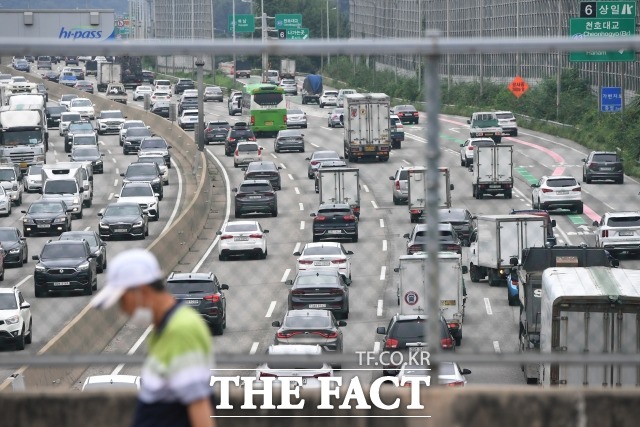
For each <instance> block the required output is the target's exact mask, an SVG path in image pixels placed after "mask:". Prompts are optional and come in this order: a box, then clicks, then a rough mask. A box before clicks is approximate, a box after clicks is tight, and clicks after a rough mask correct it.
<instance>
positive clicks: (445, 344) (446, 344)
mask: <svg viewBox="0 0 640 427" xmlns="http://www.w3.org/2000/svg"><path fill="white" fill-rule="evenodd" d="M440 346H441V347H442V348H444V349H448V348H453V338H451V337H448V338H442V339H441V340H440Z"/></svg>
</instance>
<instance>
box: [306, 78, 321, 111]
mask: <svg viewBox="0 0 640 427" xmlns="http://www.w3.org/2000/svg"><path fill="white" fill-rule="evenodd" d="M323 90H324V88H323V86H322V76H319V75H317V74H309V75H308V76H307V77H305V78H304V81H303V82H302V103H303V104H308V103H309V102H315V103H316V104H319V103H320V95H322V91H323Z"/></svg>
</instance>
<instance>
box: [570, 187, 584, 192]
mask: <svg viewBox="0 0 640 427" xmlns="http://www.w3.org/2000/svg"><path fill="white" fill-rule="evenodd" d="M571 191H582V187H578V188H574V189H573V190H571Z"/></svg>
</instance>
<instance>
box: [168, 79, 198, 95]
mask: <svg viewBox="0 0 640 427" xmlns="http://www.w3.org/2000/svg"><path fill="white" fill-rule="evenodd" d="M173 88H174V89H173V93H175V94H181V93H182V92H184V91H185V89H195V88H196V85H195V83H193V80H191V79H178V81H177V83H176V84H175V85H174V86H173Z"/></svg>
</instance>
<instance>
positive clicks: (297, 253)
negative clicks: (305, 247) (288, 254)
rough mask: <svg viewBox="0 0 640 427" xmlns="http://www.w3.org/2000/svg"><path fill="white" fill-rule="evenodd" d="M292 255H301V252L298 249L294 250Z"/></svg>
mask: <svg viewBox="0 0 640 427" xmlns="http://www.w3.org/2000/svg"><path fill="white" fill-rule="evenodd" d="M293 255H295V256H300V255H302V252H300V251H296V252H294V253H293Z"/></svg>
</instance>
